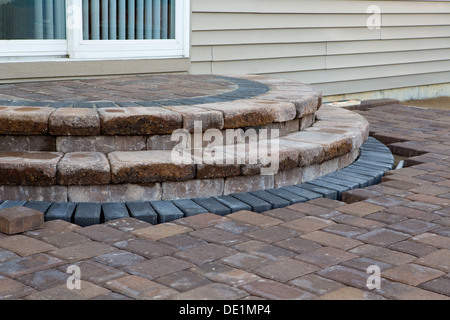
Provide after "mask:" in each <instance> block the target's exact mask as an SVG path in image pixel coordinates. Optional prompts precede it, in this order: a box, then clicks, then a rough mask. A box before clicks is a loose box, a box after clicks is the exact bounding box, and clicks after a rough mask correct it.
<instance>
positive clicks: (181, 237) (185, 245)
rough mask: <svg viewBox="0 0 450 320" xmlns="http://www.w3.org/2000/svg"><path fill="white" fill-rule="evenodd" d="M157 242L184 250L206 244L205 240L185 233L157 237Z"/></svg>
mask: <svg viewBox="0 0 450 320" xmlns="http://www.w3.org/2000/svg"><path fill="white" fill-rule="evenodd" d="M158 242H161V243H164V244H167V245H169V246H171V247H174V248H176V249H178V250H185V249H190V248H194V247H198V246H201V245H204V244H207V242H206V241H204V240H201V239H198V238H194V237H192V236H190V235H188V234H186V233H183V234H176V235H174V236H170V237H166V238H162V239H159V240H158Z"/></svg>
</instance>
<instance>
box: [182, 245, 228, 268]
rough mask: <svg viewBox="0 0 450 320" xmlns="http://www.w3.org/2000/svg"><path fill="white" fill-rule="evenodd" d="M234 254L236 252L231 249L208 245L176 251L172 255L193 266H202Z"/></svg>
mask: <svg viewBox="0 0 450 320" xmlns="http://www.w3.org/2000/svg"><path fill="white" fill-rule="evenodd" d="M235 253H236V250H234V249H232V248H229V247H226V246H220V245H217V244H214V243H209V244H205V245H202V246H198V247H194V248H190V249H186V250H183V251H178V252H176V253H174V256H176V257H178V258H181V259H184V260H187V261H189V262H192V263H195V264H204V263H207V262H211V261H214V260H217V259H220V258H223V257H226V256H231V255H233V254H235Z"/></svg>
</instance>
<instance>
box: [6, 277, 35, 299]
mask: <svg viewBox="0 0 450 320" xmlns="http://www.w3.org/2000/svg"><path fill="white" fill-rule="evenodd" d="M33 292H34V290H33V288H31V287H29V286H27V285H24V284H23V283H21V282H19V281H16V280H12V279H9V278H6V277H3V276H0V300H14V299H19V298H22V297H24V296H27V295H29V294H31V293H33Z"/></svg>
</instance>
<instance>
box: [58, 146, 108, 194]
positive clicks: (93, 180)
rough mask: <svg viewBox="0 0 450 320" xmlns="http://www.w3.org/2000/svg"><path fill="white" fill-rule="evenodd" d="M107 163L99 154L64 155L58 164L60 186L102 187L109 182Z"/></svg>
mask: <svg viewBox="0 0 450 320" xmlns="http://www.w3.org/2000/svg"><path fill="white" fill-rule="evenodd" d="M110 171H111V170H110V167H109V161H108V159H107V158H106V156H105V155H104V154H103V153H100V152H73V153H66V154H65V155H64V157H63V158H62V159H61V161H60V162H59V163H58V173H57V180H58V184H60V185H65V186H69V185H102V184H108V183H110V181H111V173H110Z"/></svg>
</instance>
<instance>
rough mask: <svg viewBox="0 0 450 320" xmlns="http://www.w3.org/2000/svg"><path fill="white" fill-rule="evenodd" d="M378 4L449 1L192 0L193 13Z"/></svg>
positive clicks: (437, 9) (424, 7) (414, 9)
mask: <svg viewBox="0 0 450 320" xmlns="http://www.w3.org/2000/svg"><path fill="white" fill-rule="evenodd" d="M370 5H378V6H380V7H381V9H382V11H383V12H384V13H441V12H445V11H446V12H449V11H450V3H448V2H432V3H430V2H428V3H427V2H414V5H408V4H406V3H405V1H317V0H316V1H302V0H282V1H279V0H278V1H276V0H227V1H223V0H192V4H191V7H192V11H193V12H267V13H272V12H274V13H366V10H367V7H368V6H370Z"/></svg>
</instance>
